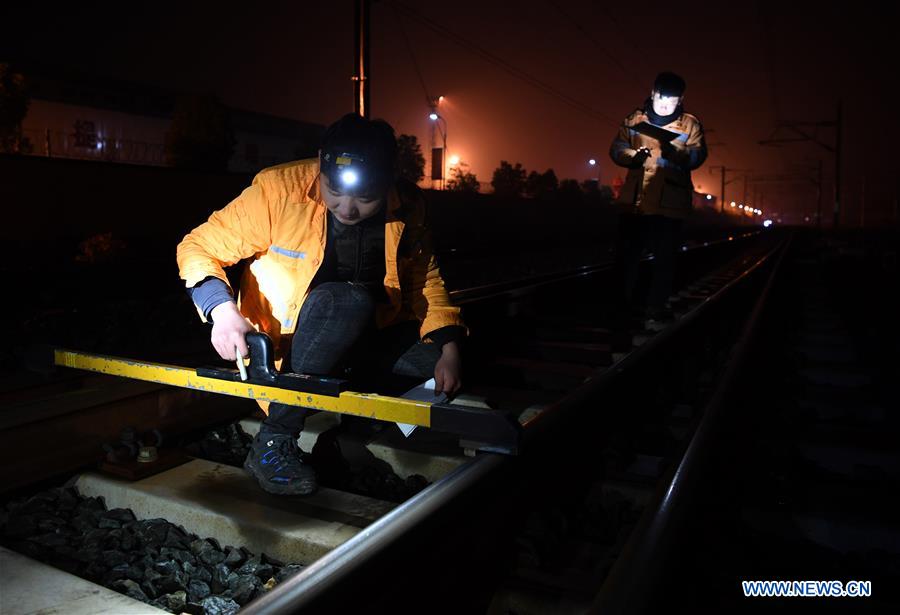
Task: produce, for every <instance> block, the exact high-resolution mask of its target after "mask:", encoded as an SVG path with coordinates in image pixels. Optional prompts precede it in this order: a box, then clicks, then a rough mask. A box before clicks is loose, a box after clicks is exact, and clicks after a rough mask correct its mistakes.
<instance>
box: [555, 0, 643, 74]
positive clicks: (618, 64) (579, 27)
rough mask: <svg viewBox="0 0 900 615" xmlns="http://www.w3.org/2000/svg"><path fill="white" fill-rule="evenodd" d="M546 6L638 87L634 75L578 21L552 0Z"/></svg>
mask: <svg viewBox="0 0 900 615" xmlns="http://www.w3.org/2000/svg"><path fill="white" fill-rule="evenodd" d="M547 4H549V5H550V6H552V7H553V8H555V9H556V10H557V12H558V13H559V14H560V15H562V16H563V18H564V19H565V20H566V21H568V22H569V23H570V24H571V26H572V27H573V28H575V29H576V30H578V31H579V32H580V33H581V34H582V35H584V37H585V38H586V39H588V40H589V41H590V42H591V43H593V44H594V45H595V46H596V47H597V49H599V50H600V52H601V53H602V54H603V55H604V56H606V58H607V59H608V60H609V61H610V62H612V63H613V64H615V65H616V67H617V68H618V69H619V70H620V71H622V73H624V74H625V75H626V76H628V78H629V79H630V80H631V81H632V82H633V83H634V84H635V85H636V86H638V87H639V86H640V84H639V83H638V80H637V78H636V77H635V76H634V74H633V73H631V72H629V71H628V70H626V69H625V66H624V65H623V64H622V63H621V62H620V61H619V60H618V58H616V57H615V56H613V54H612V53H610V52H609V51H608V50H607V49H606V47H604V46H603V44H602V43H601V42H600V41H599V40H597V38H596V37H595V36H594V35H593V34H591V33H590V32H589V31H588V30H587V29H586V28H585V27H584V26H582V25H581V23H579V21H578V20H577V19H575V18H574V17H572V16H571V15H569V14H568V13H566V12H565V11H564V10H563V8H562V7H561V6H560V5H559V3H558V2H554V1H553V0H547Z"/></svg>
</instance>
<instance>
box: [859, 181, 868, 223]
mask: <svg viewBox="0 0 900 615" xmlns="http://www.w3.org/2000/svg"><path fill="white" fill-rule="evenodd" d="M859 228H861V229H863V228H866V176H865V175H863V176H862V187H861V188H860V195H859Z"/></svg>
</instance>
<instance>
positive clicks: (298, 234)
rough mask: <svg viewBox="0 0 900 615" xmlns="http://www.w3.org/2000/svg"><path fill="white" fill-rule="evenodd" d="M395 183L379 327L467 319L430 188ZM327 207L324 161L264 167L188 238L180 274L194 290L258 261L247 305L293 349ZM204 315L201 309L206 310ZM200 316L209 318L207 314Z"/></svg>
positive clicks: (249, 272)
mask: <svg viewBox="0 0 900 615" xmlns="http://www.w3.org/2000/svg"><path fill="white" fill-rule="evenodd" d="M401 192H402V193H403V194H399V193H398V190H397V188H396V187H395V188H392V189H391V190H390V192H389V194H388V199H387V211H386V220H385V229H384V230H385V232H384V260H385V270H386V273H385V276H384V289H385V292H386V294H387V297H388V303H387V304H379V306H378V308H377V311H376V323H377V325H378V326H379V327H385V326H387V325H390V324H394V323H398V322H403V321H407V320H419V321H420V323H421V326H420V330H419V333H420V335H421V336H423V337H424V336H425V335H427V334H428V333H430V332H432V331H435V330H437V329H440V328H441V327H445V326H448V325H462V324H463V323H462V319H461V318H460V310H459V308H458V307H455V306H453V305H451V303H450V299H449V297H448V295H447V291H446V289H445V288H444V281H443V279H442V278H441V274H440V271H439V269H438V266H437V262H436V260H435V258H434V254H433V253H432V249H431V237H430V233H429V232H428V229H427V228H426V226H425V204H424V201H423V199H422V194H421V192H420V191H419V190H418V189H417V188H415V187H414V186H412V185H410V186H409V189H405V188H401ZM326 212H327V209H326V207H325V204H324V202H323V201H322V199H321V197H320V193H319V163H318V159H317V158H313V159H308V160H299V161H296V162H289V163H286V164H282V165H279V166H276V167H271V168H268V169H265V170H263V171H261V172H260V173H259V174H258V175H257V176H256V177H255V178H254V179H253V183H252V184H251V185H250V187H248V188H247V189H245V190H244V191H243V192H242V193H241V194H240V196H238V197H237V198H236V199H234V200H233V201H232V202H231V203H229V204H228V205H227V206H225V207H224V208H223V209H220V210H219V211H216V212H213V214H212V215H211V216H210V217H209V220H207V221H206V222H204V223H203V224H201V225H200V226H198V227H197V228H195V229H194V230H192V231H191V232H190V233H189V234H188V235H186V236H185V238H184V239H183V240H182V241H181V243H180V244H178V249H177V259H178V269H179V276H180V277H181V279H183V280H184V281H185V284H186V286H187V287H188V288H190V287H192V286H194V285H195V284H197V283H198V282H200V281H201V280H203V279H204V278H206V277H208V276H214V277H216V278H219V279H220V280H222V281H223V282H225V283H226V284H227V283H228V279H227V278H226V276H225V271H224V269H223V268H224V267H227V266H229V265H233V264H235V263H237V262H238V261H240V260H242V259H251V262H250V264H249V267H246V268H245V270H244V272H243V276H242V278H241V288H240V295H239V296H238V307H239V308H240V311H241V313H242V314H243V315H244V316H245V317H246V318H247V319H248V320H249V321H250V322H251V323H252V324H253V325H254V326H255V327H256V328H257V329H258V330H260V331H263V332H265V333H267V334H268V335H269V336H270V337H271V338H272V341H273V343H274V345H275V349H276V352H275V356H276V359H278V360H279V364H280V359H281V357H282V356H283V355H284V350H286V348H287V346H286V344H289V343H290V339H291V337H292V336H293V333H294V329H295V327H296V324H297V314H298V311H299V309H300V306H302V305H303V302H304V300H305V299H306V296H307V294H308V293H309V285H310V283H311V282H312V280H313V277H314V276H315V275H316V271H317V270H318V269H319V266H320V265H321V264H322V260H323V259H324V255H325V237H326ZM198 312H199V310H198ZM200 318H201V319H203V321H204V322H206V319H205V318H204V317H203V314H200Z"/></svg>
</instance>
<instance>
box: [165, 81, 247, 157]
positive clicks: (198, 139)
mask: <svg viewBox="0 0 900 615" xmlns="http://www.w3.org/2000/svg"><path fill="white" fill-rule="evenodd" d="M234 145H235V139H234V132H233V131H232V129H231V121H230V118H229V116H228V110H227V109H226V108H225V107H224V106H222V104H221V103H219V101H218V100H217V99H216V98H215V97H214V96H210V95H205V96H188V97H185V98H182V99H181V100H179V101H178V103H177V105H176V107H175V113H174V114H173V116H172V125H171V126H170V127H169V131H168V132H167V133H166V161H167V162H168V163H169V164H170V165H172V166H174V167H181V168H185V169H193V170H196V171H224V170H226V169H227V168H228V161H229V160H230V159H231V155H232V154H233V153H234Z"/></svg>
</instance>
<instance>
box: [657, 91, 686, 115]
mask: <svg viewBox="0 0 900 615" xmlns="http://www.w3.org/2000/svg"><path fill="white" fill-rule="evenodd" d="M651 98H652V99H653V112H654V113H656V115H672V114H673V113H675V109H677V108H678V105H680V104H681V100H682V99H683V98H684V97H683V96H663V95H662V94H660V93H659V92H657V91H654V92H653V94H651Z"/></svg>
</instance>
